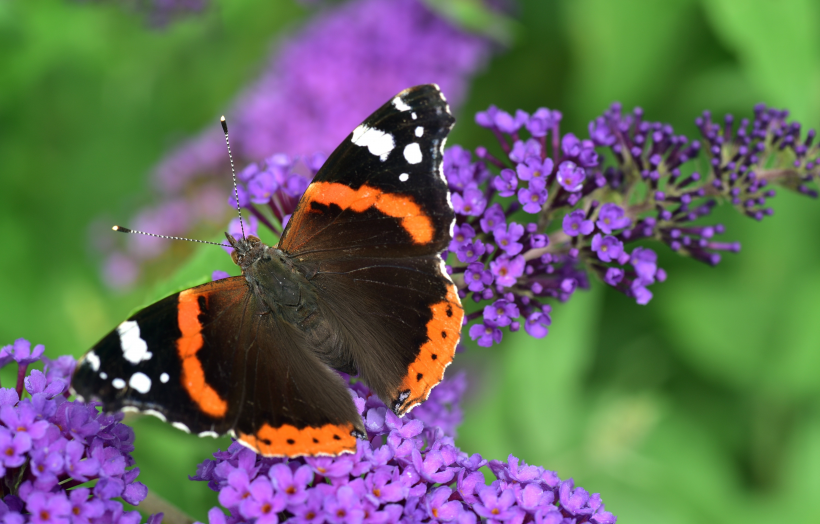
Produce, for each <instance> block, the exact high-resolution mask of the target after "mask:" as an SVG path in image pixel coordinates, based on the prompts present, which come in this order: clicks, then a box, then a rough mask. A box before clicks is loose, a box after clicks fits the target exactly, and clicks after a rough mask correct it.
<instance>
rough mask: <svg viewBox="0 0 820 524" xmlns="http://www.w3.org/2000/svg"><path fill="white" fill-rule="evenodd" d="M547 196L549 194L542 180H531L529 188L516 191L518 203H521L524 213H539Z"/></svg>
mask: <svg viewBox="0 0 820 524" xmlns="http://www.w3.org/2000/svg"><path fill="white" fill-rule="evenodd" d="M548 196H549V194H548V192H547V189H546V188H545V187H544V181H543V180H542V179H533V180H531V181H530V187H529V188H522V189H519V190H518V201H519V202H521V205H522V206H524V211H526V212H527V213H533V214H535V213H540V212H541V208H542V207H543V206H544V203H545V202H546V201H547V197H548Z"/></svg>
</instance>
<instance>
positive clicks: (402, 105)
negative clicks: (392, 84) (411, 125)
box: [393, 96, 410, 111]
mask: <svg viewBox="0 0 820 524" xmlns="http://www.w3.org/2000/svg"><path fill="white" fill-rule="evenodd" d="M393 107H395V108H396V109H398V110H399V111H409V110H410V106H408V105H407V103H406V102H405V101H404V100H402V99H401V97H400V96H397V97H395V98H393Z"/></svg>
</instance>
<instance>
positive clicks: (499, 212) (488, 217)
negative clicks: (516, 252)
mask: <svg viewBox="0 0 820 524" xmlns="http://www.w3.org/2000/svg"><path fill="white" fill-rule="evenodd" d="M506 219H507V217H506V215H505V214H504V209H503V208H502V207H501V204H499V203H498V202H496V203H495V204H493V205H491V206H490V207H488V208H487V211H485V212H484V216H483V217H482V218H481V220H480V221H479V223H480V224H481V230H482V231H483V232H485V233H492V232H494V231H495V230H496V228H498V226H501V225H504V226H506V224H507V221H506Z"/></svg>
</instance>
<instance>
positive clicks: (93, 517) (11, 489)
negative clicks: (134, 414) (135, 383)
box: [0, 339, 162, 524]
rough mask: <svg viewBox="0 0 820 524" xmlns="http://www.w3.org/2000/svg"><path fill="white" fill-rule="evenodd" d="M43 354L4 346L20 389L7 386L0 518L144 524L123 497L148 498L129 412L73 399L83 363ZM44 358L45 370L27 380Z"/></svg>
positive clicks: (20, 343) (2, 409)
mask: <svg viewBox="0 0 820 524" xmlns="http://www.w3.org/2000/svg"><path fill="white" fill-rule="evenodd" d="M43 349H44V348H43V346H42V345H37V346H35V347H34V348H32V347H31V343H30V342H28V341H27V340H24V339H18V340H16V341H15V342H14V343H13V344H10V345H8V346H4V347H3V348H2V349H0V367H4V366H5V365H7V364H9V363H10V362H12V361H15V362H17V365H18V380H17V385H16V388H15V389H11V388H0V423H2V425H0V476H2V477H3V482H2V483H0V495H1V497H0V520H2V522H3V523H4V524H23V523H26V522H32V523H36V524H68V523H69V522H72V523H74V524H81V523H82V524H89V523H90V524H111V523H119V524H138V523H139V522H140V514H139V512H137V511H124V510H123V505H122V502H120V501H119V500H118V499H120V498H121V499H122V500H124V501H126V502H128V503H129V504H134V505H136V504H139V503H140V502H141V501H142V500H143V499H144V498H145V497H146V495H147V494H148V490H147V488H146V487H145V486H144V485H143V484H142V483H141V482H138V481H137V480H136V478H137V476H138V475H139V468H131V466H133V465H134V459H133V458H132V457H131V452H132V451H133V450H134V432H133V430H132V429H131V428H129V427H128V426H125V425H124V424H121V423H120V421H121V420H122V417H123V415H122V414H121V413H120V414H117V415H101V414H100V413H99V412H98V411H97V408H96V406H95V405H94V404H83V403H81V402H76V401H74V402H70V401H68V400H67V397H68V384H69V380H70V379H71V374H72V372H73V371H74V366H75V364H76V362H75V361H74V359H73V358H72V357H70V356H63V357H60V358H58V359H57V360H49V359H48V358H45V357H43V356H42V355H43ZM39 360H42V361H43V371H39V370H36V369H35V370H32V371H31V373H29V374H28V375H27V371H28V367H29V365H30V364H33V363H35V362H37V361H39ZM26 394H28V395H29V398H24V397H25V396H26ZM128 468H130V469H128ZM93 480H96V482H95V483H94V484H93V486H89V485H87V484H88V483H89V482H90V481H93ZM161 518H162V514H157V515H155V516H153V517H151V519H149V524H159V521H160V520H161Z"/></svg>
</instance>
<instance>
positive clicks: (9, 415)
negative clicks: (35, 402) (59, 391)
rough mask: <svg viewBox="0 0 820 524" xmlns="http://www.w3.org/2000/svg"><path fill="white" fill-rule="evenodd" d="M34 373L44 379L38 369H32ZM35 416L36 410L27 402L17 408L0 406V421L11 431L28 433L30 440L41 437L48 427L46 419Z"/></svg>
mask: <svg viewBox="0 0 820 524" xmlns="http://www.w3.org/2000/svg"><path fill="white" fill-rule="evenodd" d="M34 373H39V374H40V376H42V377H43V380H45V375H43V374H42V373H40V372H39V371H37V370H34V371H33V372H32V374H34ZM60 382H62V381H60ZM36 418H37V412H35V411H34V408H33V407H31V404H28V403H21V404H20V405H19V406H18V407H17V409H15V408H14V407H12V406H8V405H7V406H3V407H1V408H0V421H2V422H3V424H5V425H6V427H7V428H9V429H10V430H12V431H15V432H17V433H26V434H28V436H29V438H31V439H32V440H37V439H39V438H42V437H43V435H45V433H46V429H47V428H48V421H45V420H36Z"/></svg>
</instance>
